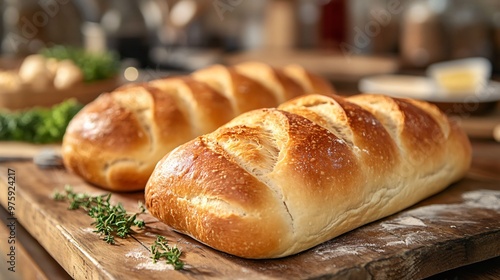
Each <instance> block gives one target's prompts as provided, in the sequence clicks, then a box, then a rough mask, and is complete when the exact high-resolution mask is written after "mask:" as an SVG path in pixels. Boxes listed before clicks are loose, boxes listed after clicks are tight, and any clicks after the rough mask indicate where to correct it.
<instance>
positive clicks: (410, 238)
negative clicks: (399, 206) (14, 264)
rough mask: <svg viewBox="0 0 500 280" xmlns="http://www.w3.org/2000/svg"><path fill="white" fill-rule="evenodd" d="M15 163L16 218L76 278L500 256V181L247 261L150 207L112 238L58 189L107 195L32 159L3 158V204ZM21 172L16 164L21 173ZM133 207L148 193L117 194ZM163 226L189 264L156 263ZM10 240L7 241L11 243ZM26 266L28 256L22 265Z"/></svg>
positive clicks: (450, 192)
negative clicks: (112, 241) (132, 230)
mask: <svg viewBox="0 0 500 280" xmlns="http://www.w3.org/2000/svg"><path fill="white" fill-rule="evenodd" d="M8 169H11V170H14V171H15V183H14V185H15V192H14V196H15V201H14V202H15V205H12V204H11V206H14V207H15V209H14V217H15V218H16V219H17V220H16V222H19V223H21V224H22V225H23V226H24V227H25V228H26V229H27V230H28V231H29V232H30V233H31V235H33V236H34V237H35V238H36V239H37V240H38V242H39V243H40V244H41V245H42V246H43V247H44V248H45V249H46V250H47V251H48V252H49V253H50V254H51V255H52V256H53V257H54V259H56V260H57V261H58V262H59V263H60V264H61V266H63V267H64V268H65V269H66V271H67V272H68V273H69V274H70V275H71V276H72V277H74V278H75V279H193V278H194V279H200V278H203V279H303V278H324V279H345V278H351V279H352V278H355V279H366V278H370V277H373V278H374V279H418V278H424V277H427V276H431V275H434V274H437V273H439V272H442V271H445V270H449V269H452V268H455V267H459V266H463V265H467V264H470V263H474V262H478V261H482V260H486V259H489V258H493V257H496V256H500V184H499V181H498V180H496V181H495V180H488V179H486V180H482V179H481V180H479V179H474V178H477V177H475V176H468V177H467V178H464V179H463V180H461V181H460V182H458V183H456V184H454V185H452V186H450V187H449V188H448V189H446V190H445V191H443V192H441V193H439V194H438V195H436V196H433V197H431V198H429V199H427V200H425V201H423V202H421V203H419V204H417V205H415V206H414V207H411V208H409V209H407V210H405V211H402V212H400V213H398V214H396V215H393V216H390V217H388V218H386V219H382V220H380V221H377V222H374V223H371V224H369V225H366V226H364V227H361V228H359V229H356V230H354V231H351V232H349V233H347V234H344V235H342V236H340V237H338V238H335V239H333V240H330V241H328V242H325V243H323V244H321V245H319V246H317V247H315V248H312V249H310V250H308V251H306V252H303V253H300V254H298V255H295V256H291V257H287V258H282V259H277V260H246V259H241V258H238V257H234V256H230V255H227V254H224V253H221V252H217V251H215V250H212V249H210V248H208V247H206V246H204V245H202V244H200V243H198V242H196V241H195V240H193V239H191V238H189V237H186V236H183V235H181V234H178V233H176V232H174V231H172V230H171V229H169V228H168V227H167V226H166V225H164V224H162V223H160V222H158V221H157V220H156V219H155V218H153V217H152V216H150V215H148V214H146V215H144V216H142V217H141V218H143V219H145V220H146V222H147V223H148V228H147V229H146V230H144V231H141V232H139V233H137V234H136V235H135V237H134V238H128V239H123V240H122V239H118V240H117V241H118V242H117V245H108V244H106V243H105V242H103V241H102V240H101V239H100V237H99V236H97V235H96V234H95V233H93V232H92V231H93V227H92V226H91V225H90V223H91V219H90V218H89V217H88V216H86V214H84V213H83V212H80V211H70V210H67V206H68V205H67V204H66V203H64V202H55V201H54V200H53V199H52V194H53V193H54V192H55V191H62V190H63V188H64V186H65V185H67V184H69V185H71V186H72V187H73V189H74V190H75V191H77V192H86V193H90V194H101V193H105V191H104V190H101V189H99V188H96V187H94V186H92V185H89V184H87V183H85V182H83V181H82V180H81V179H80V178H78V177H76V176H74V175H72V174H69V173H67V172H66V171H65V170H64V169H61V168H59V169H40V168H38V167H37V166H35V165H34V164H32V163H31V162H29V161H28V162H10V163H2V164H0V186H1V189H2V191H1V192H0V203H1V204H2V205H3V207H4V208H8V206H9V205H8V197H12V194H11V195H8V193H7V187H8V179H7V172H8ZM11 173H12V171H11ZM112 200H113V201H114V202H121V203H122V204H123V205H124V206H125V208H126V209H127V210H129V211H135V210H136V209H137V202H138V201H143V194H142V193H141V192H137V193H129V194H113V199H112ZM156 234H161V235H164V236H166V237H167V238H168V240H170V244H172V245H173V244H177V246H178V247H179V248H180V249H181V250H182V251H183V252H184V253H183V260H184V261H185V262H186V264H187V265H186V269H185V270H183V271H175V270H173V269H172V268H171V267H170V266H169V265H166V264H163V263H157V264H154V263H153V262H152V261H151V259H150V258H149V247H150V245H151V244H152V243H153V241H154V239H155V236H156ZM2 242H3V241H2ZM19 265H20V266H22V264H19Z"/></svg>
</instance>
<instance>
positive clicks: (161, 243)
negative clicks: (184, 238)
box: [151, 235, 184, 270]
mask: <svg viewBox="0 0 500 280" xmlns="http://www.w3.org/2000/svg"><path fill="white" fill-rule="evenodd" d="M181 255H182V252H181V250H179V248H177V246H170V245H168V241H167V239H166V238H165V237H163V236H161V235H158V236H156V240H155V242H154V244H153V245H151V258H152V259H153V262H154V263H156V262H157V261H159V260H161V259H165V261H166V262H167V264H171V265H172V266H173V267H174V269H176V270H179V269H183V268H184V262H183V261H182V260H181V259H180V257H181Z"/></svg>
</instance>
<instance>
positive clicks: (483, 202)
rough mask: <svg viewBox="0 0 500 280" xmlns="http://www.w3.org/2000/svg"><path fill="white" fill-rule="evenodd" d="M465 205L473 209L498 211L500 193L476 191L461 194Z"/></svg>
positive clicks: (499, 208)
mask: <svg viewBox="0 0 500 280" xmlns="http://www.w3.org/2000/svg"><path fill="white" fill-rule="evenodd" d="M462 198H463V199H464V200H465V204H466V205H469V206H471V207H475V208H486V209H491V210H496V211H500V191H494V190H478V191H472V192H467V193H464V194H462Z"/></svg>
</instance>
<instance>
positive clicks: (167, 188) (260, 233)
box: [145, 94, 471, 258]
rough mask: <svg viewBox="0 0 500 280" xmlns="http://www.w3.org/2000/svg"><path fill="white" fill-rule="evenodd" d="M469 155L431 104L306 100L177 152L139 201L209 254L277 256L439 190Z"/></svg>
mask: <svg viewBox="0 0 500 280" xmlns="http://www.w3.org/2000/svg"><path fill="white" fill-rule="evenodd" d="M470 160H471V148H470V143H469V140H468V138H467V136H466V135H465V134H464V132H463V131H462V130H461V129H459V128H458V126H456V125H455V124H454V123H451V122H450V121H449V120H448V119H447V117H446V116H445V115H443V114H442V113H441V112H440V111H439V110H438V109H436V107H434V106H433V105H430V104H428V103H425V102H420V101H415V100H406V99H395V98H389V97H386V96H382V95H369V94H366V95H358V96H352V97H348V98H342V97H339V96H335V95H331V96H324V95H306V96H303V97H299V98H296V99H293V100H291V101H288V102H286V103H284V104H282V105H281V106H280V107H278V108H277V109H261V110H254V111H251V112H248V113H245V114H243V115H240V116H238V117H237V118H235V119H233V120H232V121H230V122H229V123H227V124H226V125H224V126H222V127H221V128H219V129H217V130H216V131H214V132H212V133H210V134H206V135H203V136H200V137H197V138H196V139H194V140H192V141H190V142H188V143H186V144H183V145H181V146H179V147H177V148H176V149H174V150H173V151H172V152H170V153H169V154H168V155H166V156H165V157H164V158H163V159H162V160H161V161H160V162H159V163H158V165H157V167H156V169H155V170H154V172H153V174H152V176H151V178H150V180H149V182H148V184H147V186H146V190H145V199H146V206H147V208H148V209H149V211H150V213H151V214H152V215H154V216H156V217H157V218H158V219H159V220H161V221H163V222H165V223H166V224H168V225H169V226H171V227H172V228H174V229H176V230H178V231H180V232H183V233H186V234H188V235H190V236H192V237H194V238H195V239H197V240H199V241H201V242H203V243H205V244H207V245H209V246H211V247H213V248H215V249H218V250H221V251H224V252H227V253H230V254H234V255H237V256H241V257H245V258H277V257H284V256H288V255H291V254H295V253H298V252H301V251H303V250H306V249H308V248H311V247H313V246H315V245H317V244H319V243H321V242H324V241H326V240H329V239H331V238H333V237H336V236H338V235H340V234H343V233H345V232H347V231H349V230H352V229H354V228H356V227H359V226H361V225H364V224H366V223H369V222H371V221H374V220H377V219H379V218H382V217H385V216H388V215H391V214H393V213H395V212H397V211H400V210H402V209H404V208H406V207H409V206H411V205H413V204H415V203H416V202H418V201H420V200H422V199H424V198H426V197H428V196H430V195H433V194H435V193H437V192H439V191H441V190H443V189H444V188H446V187H447V186H448V185H449V184H451V183H452V182H454V181H456V180H458V179H460V178H461V177H462V176H463V175H464V174H465V172H466V170H467V169H468V167H469V165H470Z"/></svg>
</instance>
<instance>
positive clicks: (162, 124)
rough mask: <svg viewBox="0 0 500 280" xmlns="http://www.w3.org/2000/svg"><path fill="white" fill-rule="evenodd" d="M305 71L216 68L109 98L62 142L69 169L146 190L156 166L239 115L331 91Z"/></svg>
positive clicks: (122, 187) (114, 186)
mask: <svg viewBox="0 0 500 280" xmlns="http://www.w3.org/2000/svg"><path fill="white" fill-rule="evenodd" d="M248 70H251V71H254V70H259V71H261V72H262V73H261V74H260V76H259V79H254V78H253V77H252V75H246V74H245V73H246V71H248ZM251 71H250V72H251ZM297 71H299V72H300V71H301V70H300V67H299V70H297ZM302 71H303V73H302V74H301V75H302V77H301V78H300V77H299V78H297V77H294V78H291V77H289V76H287V75H286V74H284V73H283V71H281V70H280V69H274V68H272V67H270V66H268V65H265V64H262V63H250V64H248V66H245V65H236V66H234V67H225V66H221V65H214V66H212V67H208V68H206V69H201V70H199V71H196V72H194V73H192V74H191V75H186V76H180V77H173V78H163V79H157V80H154V81H150V82H148V83H141V84H129V85H126V86H122V87H120V88H118V89H116V90H115V91H113V92H110V93H104V94H102V95H101V96H100V97H99V98H97V99H96V100H95V101H94V102H92V103H90V104H88V105H87V106H85V108H84V109H83V110H82V111H81V112H79V113H78V114H77V116H75V118H74V119H73V120H72V121H71V123H70V124H69V126H68V128H67V131H66V134H65V136H64V139H63V143H62V156H63V160H64V164H65V166H66V167H67V169H68V170H70V171H72V172H74V173H76V174H78V175H80V176H81V177H82V178H84V179H85V180H87V181H89V182H91V183H93V184H95V185H98V186H101V187H103V188H106V189H110V190H113V191H137V190H142V189H144V187H145V185H146V182H147V180H148V178H149V176H150V175H151V172H152V171H153V169H154V167H155V165H156V163H157V162H158V161H159V160H160V159H161V158H162V157H163V156H164V155H165V154H166V153H168V152H169V151H171V150H172V149H173V148H175V147H176V146H178V145H180V144H182V143H185V142H187V141H189V140H191V139H193V138H195V137H196V136H199V135H202V134H206V133H209V132H212V131H214V130H215V129H217V128H218V127H219V126H221V125H223V124H224V123H226V122H228V121H229V120H231V119H232V118H234V117H235V116H237V115H238V114H240V113H243V112H246V111H249V110H253V109H257V108H264V107H276V106H277V105H278V104H279V102H281V101H284V100H285V99H290V98H292V97H295V96H298V95H300V94H304V93H305V92H306V91H307V89H306V88H302V87H301V86H300V85H301V84H304V85H308V87H312V86H313V85H315V84H318V86H319V87H323V86H324V85H325V84H326V85H328V82H326V81H323V80H322V79H321V78H319V77H316V76H314V75H313V74H310V73H308V72H307V71H305V70H302ZM301 79H302V80H304V81H302V82H298V81H301ZM326 89H328V88H326ZM326 89H325V90H326ZM332 90H333V89H329V91H332Z"/></svg>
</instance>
